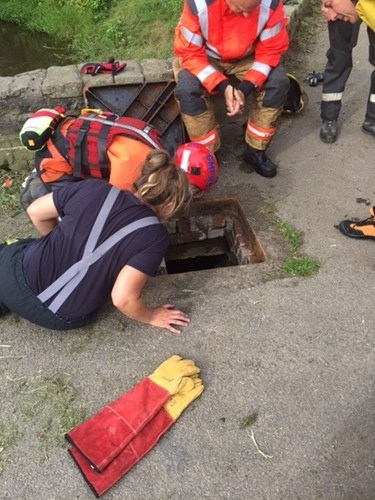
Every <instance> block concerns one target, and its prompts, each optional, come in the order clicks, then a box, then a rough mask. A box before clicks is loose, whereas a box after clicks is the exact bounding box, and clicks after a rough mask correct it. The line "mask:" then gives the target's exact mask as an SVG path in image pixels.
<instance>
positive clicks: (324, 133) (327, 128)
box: [320, 120, 337, 144]
mask: <svg viewBox="0 0 375 500" xmlns="http://www.w3.org/2000/svg"><path fill="white" fill-rule="evenodd" d="M320 138H321V140H322V141H323V142H326V143H327V144H332V143H333V142H335V141H336V139H337V120H323V122H322V126H321V127H320Z"/></svg>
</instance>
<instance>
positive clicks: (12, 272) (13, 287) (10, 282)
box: [0, 239, 96, 330]
mask: <svg viewBox="0 0 375 500" xmlns="http://www.w3.org/2000/svg"><path fill="white" fill-rule="evenodd" d="M32 241H33V240H31V239H29V240H21V241H19V242H17V243H12V244H11V245H5V244H4V245H0V283H1V285H0V316H3V315H4V314H6V313H8V312H10V311H12V312H14V313H16V314H18V315H19V316H21V317H22V318H25V319H27V320H28V321H30V322H31V323H35V324H36V325H39V326H42V327H44V328H48V329H50V330H72V329H75V328H82V327H83V326H85V325H87V324H89V323H91V322H92V321H93V320H94V319H95V317H96V312H95V313H93V314H88V315H86V316H82V317H80V318H66V317H62V316H61V315H59V314H58V313H56V314H54V313H53V312H52V311H50V310H49V309H48V307H47V306H46V305H44V304H43V303H42V302H41V301H40V300H39V299H38V298H37V296H36V294H35V293H34V292H33V290H31V288H30V287H29V286H28V285H27V283H26V280H25V277H24V274H23V266H22V258H23V254H24V252H25V249H26V248H27V246H28V245H29V244H30V243H31V242H32Z"/></svg>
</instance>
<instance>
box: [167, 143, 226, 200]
mask: <svg viewBox="0 0 375 500" xmlns="http://www.w3.org/2000/svg"><path fill="white" fill-rule="evenodd" d="M174 162H175V163H176V165H177V166H179V167H181V168H182V169H183V170H185V172H186V174H187V177H188V179H189V182H190V184H191V185H192V186H195V187H196V188H198V189H199V191H206V190H207V189H208V188H210V187H211V186H212V185H213V184H215V182H216V179H217V173H218V164H217V161H216V158H215V155H214V154H213V153H212V152H211V151H210V150H209V149H208V148H206V146H203V144H200V143H199V142H188V143H186V144H181V145H180V146H178V148H177V151H176V154H175V157H174Z"/></svg>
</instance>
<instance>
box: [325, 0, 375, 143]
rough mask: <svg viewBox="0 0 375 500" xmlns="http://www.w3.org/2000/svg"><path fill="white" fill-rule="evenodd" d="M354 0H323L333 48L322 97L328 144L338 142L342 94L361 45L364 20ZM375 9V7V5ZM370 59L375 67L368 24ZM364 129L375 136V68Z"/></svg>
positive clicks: (373, 39) (374, 37) (374, 39)
mask: <svg viewBox="0 0 375 500" xmlns="http://www.w3.org/2000/svg"><path fill="white" fill-rule="evenodd" d="M356 3H357V2H356V1H353V2H351V1H350V0H321V11H322V14H323V16H324V18H325V19H326V20H327V21H328V23H327V25H328V35H329V48H328V50H327V53H326V57H327V63H326V67H325V70H324V79H323V92H322V100H321V113H320V117H321V119H322V124H321V128H320V139H321V140H322V141H323V142H325V143H328V144H331V143H333V142H335V141H336V139H337V135H338V126H337V121H338V118H339V114H340V110H341V105H342V97H343V93H344V90H345V85H346V82H347V80H348V78H349V75H350V73H351V71H352V68H353V56H352V53H353V49H354V47H355V46H356V45H357V41H358V34H359V28H360V24H361V21H360V19H359V17H358V15H357V12H356V9H355V4H356ZM372 8H375V6H374V7H372ZM367 34H368V39H369V62H370V64H371V65H372V66H375V33H374V31H373V30H372V29H371V28H370V26H367ZM362 130H363V131H364V132H366V133H368V134H371V135H373V136H375V70H374V71H373V72H372V74H371V83H370V92H369V96H368V100H367V108H366V115H365V119H364V122H363V124H362Z"/></svg>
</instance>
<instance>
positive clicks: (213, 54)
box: [206, 43, 220, 61]
mask: <svg viewBox="0 0 375 500" xmlns="http://www.w3.org/2000/svg"><path fill="white" fill-rule="evenodd" d="M206 45H207V48H206V56H207V57H212V59H217V60H218V61H219V60H220V54H218V53H217V52H216V50H215V49H212V50H211V49H210V48H209V47H208V43H207V44H206Z"/></svg>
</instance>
